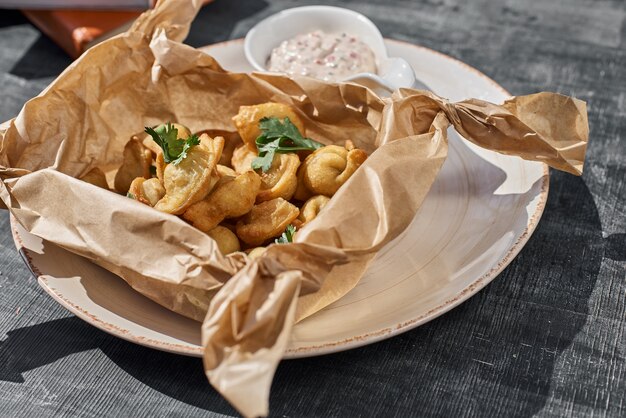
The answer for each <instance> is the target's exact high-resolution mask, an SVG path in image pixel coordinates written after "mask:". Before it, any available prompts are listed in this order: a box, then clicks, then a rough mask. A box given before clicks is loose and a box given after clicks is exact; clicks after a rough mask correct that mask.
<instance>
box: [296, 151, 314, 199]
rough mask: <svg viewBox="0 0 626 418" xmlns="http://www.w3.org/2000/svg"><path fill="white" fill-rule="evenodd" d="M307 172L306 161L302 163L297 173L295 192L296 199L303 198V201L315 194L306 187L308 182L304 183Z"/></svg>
mask: <svg viewBox="0 0 626 418" xmlns="http://www.w3.org/2000/svg"><path fill="white" fill-rule="evenodd" d="M305 161H306V160H305ZM305 173H306V170H305V169H304V163H302V164H300V168H299V169H298V172H297V174H296V178H297V182H298V184H297V185H296V191H295V193H294V194H293V198H294V199H296V200H301V201H303V202H304V201H305V200H307V199H308V198H310V197H311V196H312V195H313V193H312V192H311V191H310V190H309V189H308V188H307V187H306V184H304V175H305Z"/></svg>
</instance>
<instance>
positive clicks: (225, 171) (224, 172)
mask: <svg viewBox="0 0 626 418" xmlns="http://www.w3.org/2000/svg"><path fill="white" fill-rule="evenodd" d="M216 169H217V174H219V175H220V177H225V176H230V177H237V173H235V170H233V169H232V168H230V167H227V166H225V165H222V164H218V165H217V168H216Z"/></svg>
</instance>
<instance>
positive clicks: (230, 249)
mask: <svg viewBox="0 0 626 418" xmlns="http://www.w3.org/2000/svg"><path fill="white" fill-rule="evenodd" d="M207 234H208V235H209V236H210V237H211V238H213V239H214V240H215V242H217V246H218V248H219V249H220V251H221V252H222V254H224V255H226V254H230V253H234V252H236V251H239V250H241V245H240V244H239V238H237V235H235V233H234V232H232V231H231V230H230V229H228V228H226V227H223V226H219V225H218V226H216V227H215V228H213V229H211V230H210V231H209V232H207Z"/></svg>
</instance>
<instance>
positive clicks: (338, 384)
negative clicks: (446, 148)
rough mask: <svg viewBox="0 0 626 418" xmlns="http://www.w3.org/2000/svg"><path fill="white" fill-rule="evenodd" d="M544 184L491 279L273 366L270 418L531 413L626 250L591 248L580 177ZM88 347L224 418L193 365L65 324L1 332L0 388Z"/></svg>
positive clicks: (224, 406)
mask: <svg viewBox="0 0 626 418" xmlns="http://www.w3.org/2000/svg"><path fill="white" fill-rule="evenodd" d="M552 179H553V181H552V185H551V187H552V190H553V192H552V193H551V194H550V197H549V199H548V203H547V207H546V210H545V213H544V216H543V219H542V221H541V223H540V224H539V227H538V229H537V231H536V232H535V234H534V236H533V238H532V239H531V240H530V241H529V242H528V244H527V246H526V247H525V248H524V250H523V251H522V252H521V253H520V255H519V256H518V259H516V260H515V261H513V263H512V264H511V265H510V266H509V267H508V268H507V269H506V270H505V271H504V272H503V273H502V275H501V277H499V278H498V279H497V280H495V281H494V282H493V283H492V284H491V285H489V286H488V287H487V288H486V289H485V290H483V291H482V292H480V293H479V294H477V295H476V296H475V297H473V298H472V299H470V300H469V301H467V302H466V303H464V304H463V305H461V306H459V307H458V308H456V309H454V310H453V311H451V312H449V313H448V314H446V315H444V316H443V317H441V318H439V319H437V320H435V321H432V322H430V323H428V324H426V325H424V326H422V327H420V328H417V329H415V330H413V331H410V332H407V333H405V334H403V335H400V336H398V337H395V338H392V339H389V340H386V341H383V342H380V343H377V344H373V345H370V346H367V347H363V348H360V349H355V350H351V351H348V352H343V353H338V354H333V355H327V356H323V357H317V358H310V359H302V360H291V361H285V362H283V363H281V365H280V367H279V369H278V372H277V374H276V377H275V384H274V386H273V392H272V399H271V408H272V414H273V415H277V416H278V415H285V414H287V415H293V416H300V415H306V416H311V415H330V416H350V415H352V414H363V412H364V411H368V414H369V415H383V414H384V413H385V412H389V411H397V412H398V413H404V414H407V413H411V412H412V413H414V414H418V413H419V414H420V415H441V416H448V415H474V416H484V415H493V414H494V412H495V413H496V414H498V413H500V414H503V415H510V414H512V413H513V411H515V413H516V414H518V415H519V416H531V415H533V414H535V413H536V412H538V411H539V410H541V408H542V407H543V406H544V405H545V403H546V401H547V400H548V399H549V391H550V385H551V377H552V372H553V369H554V364H555V362H556V360H557V358H558V357H559V355H560V354H561V353H562V352H563V350H565V349H566V348H567V347H568V346H569V345H570V344H571V343H572V342H573V340H574V338H575V336H576V334H577V333H578V332H579V331H580V330H581V329H582V327H583V325H584V324H585V322H586V319H587V318H586V314H588V299H589V297H590V295H591V292H592V290H593V289H594V286H595V282H596V278H597V275H598V272H599V269H600V264H601V261H602V257H603V256H604V255H605V254H606V256H609V257H612V256H614V255H620V254H621V255H622V257H623V254H624V250H625V249H626V245H625V243H624V236H623V234H622V235H613V236H609V237H608V238H607V239H602V235H601V225H600V220H599V217H598V213H597V209H596V207H595V204H594V202H593V199H592V197H591V194H590V193H589V190H588V189H587V187H586V185H585V184H584V182H583V180H582V179H581V178H578V177H574V176H569V175H562V174H560V173H554V174H553V176H552ZM534 260H536V262H535V261H534ZM93 348H99V349H101V350H102V351H103V352H104V353H105V354H106V355H107V356H108V357H109V358H110V359H111V360H112V361H113V362H114V363H115V364H117V365H118V366H119V367H121V368H122V369H123V370H125V371H126V372H127V373H128V374H130V375H131V376H133V377H135V378H136V379H137V380H139V381H141V382H143V383H144V384H146V385H148V386H150V387H151V388H153V389H155V390H157V391H159V392H161V393H163V394H165V395H167V396H170V397H172V398H175V399H177V400H179V401H181V402H184V403H187V404H190V405H193V406H196V407H199V408H202V409H205V410H210V411H216V412H220V413H224V414H235V412H234V410H233V409H232V408H231V407H230V406H229V405H228V403H227V402H226V401H225V400H223V399H222V398H221V397H220V396H219V395H218V394H217V393H216V392H215V391H214V390H212V389H211V388H210V386H209V385H208V384H207V382H206V379H205V376H204V373H203V371H202V362H201V361H200V360H199V359H195V358H188V357H182V356H178V355H173V354H168V353H163V352H159V351H156V350H152V349H148V348H144V347H141V346H137V345H134V344H131V343H128V342H125V341H121V340H117V339H116V338H114V337H111V336H109V335H107V334H105V333H103V332H101V331H99V330H97V329H95V328H92V327H91V326H89V325H87V324H86V323H83V322H82V321H81V320H79V319H77V318H74V317H70V318H65V319H59V320H54V321H49V322H46V323H42V324H37V325H33V326H30V327H24V328H19V329H16V330H13V331H9V332H8V337H7V338H6V339H5V340H4V341H2V342H0V380H6V381H11V382H23V381H24V377H23V376H22V373H23V372H26V371H28V370H32V369H35V368H37V367H40V366H43V365H46V364H50V363H53V362H55V361H57V360H58V359H61V358H64V357H66V356H68V355H70V354H73V353H77V352H81V351H85V350H89V349H93Z"/></svg>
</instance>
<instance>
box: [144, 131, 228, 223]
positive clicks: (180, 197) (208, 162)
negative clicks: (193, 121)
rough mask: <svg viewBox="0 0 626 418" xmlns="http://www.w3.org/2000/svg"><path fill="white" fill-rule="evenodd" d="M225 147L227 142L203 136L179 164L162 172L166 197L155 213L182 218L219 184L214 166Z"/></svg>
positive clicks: (167, 166) (167, 167)
mask: <svg viewBox="0 0 626 418" xmlns="http://www.w3.org/2000/svg"><path fill="white" fill-rule="evenodd" d="M223 147H224V138H222V137H219V136H218V137H216V138H214V139H211V138H209V136H208V135H206V134H203V135H202V136H201V137H200V144H199V145H196V146H194V147H192V148H191V149H190V150H189V151H187V157H185V158H184V159H183V160H182V161H181V162H180V163H179V164H177V165H175V164H167V165H166V166H165V169H164V170H163V186H164V187H165V196H163V198H162V199H161V200H159V201H158V202H157V204H156V205H155V206H154V207H155V209H157V210H160V211H161V212H167V213H172V214H175V215H179V214H181V213H183V212H185V210H186V209H187V208H188V207H189V206H191V205H193V204H194V203H196V202H198V201H200V200H202V199H204V197H205V196H206V195H207V194H208V193H209V192H210V191H211V189H212V188H213V186H214V185H215V183H216V182H217V180H218V176H217V175H215V174H214V173H215V166H216V165H217V161H218V160H219V158H220V154H221V153H222V148H223Z"/></svg>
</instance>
